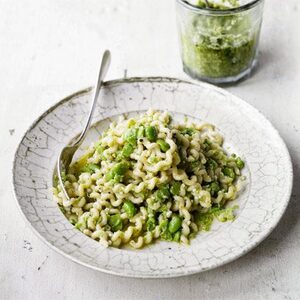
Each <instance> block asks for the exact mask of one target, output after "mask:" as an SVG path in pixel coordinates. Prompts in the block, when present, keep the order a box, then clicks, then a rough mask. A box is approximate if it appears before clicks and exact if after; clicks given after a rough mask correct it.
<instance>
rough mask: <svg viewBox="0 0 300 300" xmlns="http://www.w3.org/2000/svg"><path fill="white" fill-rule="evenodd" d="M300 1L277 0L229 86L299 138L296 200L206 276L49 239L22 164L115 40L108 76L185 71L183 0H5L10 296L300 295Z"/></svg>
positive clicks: (1, 272)
mask: <svg viewBox="0 0 300 300" xmlns="http://www.w3.org/2000/svg"><path fill="white" fill-rule="evenodd" d="M299 37H300V3H299V0H289V1H281V0H267V2H266V5H265V14H264V23H263V30H262V37H261V43H260V54H259V59H260V66H259V69H258V70H257V71H256V72H255V74H254V75H253V76H252V77H251V78H250V79H248V80H246V81H244V82H242V83H240V84H238V85H236V86H233V87H230V88H228V90H230V91H231V92H232V93H234V94H235V95H238V96H240V97H242V98H243V99H245V100H246V101H248V102H249V103H251V104H252V105H254V106H255V107H257V108H258V109H259V110H260V111H262V112H263V113H264V114H265V115H266V116H267V117H268V118H269V119H270V120H271V122H272V123H273V124H274V125H275V127H276V128H277V129H278V130H279V132H280V134H281V135H282V137H283V138H284V140H285V141H286V143H287V145H288V148H289V150H290V153H291V156H292V159H293V164H294V172H295V180H294V189H293V195H292V198H291V201H290V205H289V206H288V209H287V211H286V213H285V215H284V216H283V218H282V220H281V222H280V223H279V225H278V227H277V228H276V229H275V230H274V232H273V233H272V234H271V235H270V236H269V237H268V238H267V239H266V240H265V241H264V242H262V243H261V245H259V246H258V247H257V248H256V249H254V250H253V251H251V252H250V253H249V254H247V255H245V256H244V257H242V258H240V259H239V260H237V261H235V262H233V263H230V264H228V265H225V266H223V267H221V268H218V269H215V270H212V271H208V272H205V273H201V274H198V275H194V276H189V277H183V278H177V279H169V280H167V279H164V280H137V279H126V278H120V277H114V276H110V275H106V274H102V273H100V272H96V271H92V270H89V269H87V268H85V267H83V266H80V265H77V264H75V263H73V262H71V261H69V260H67V259H66V258H64V257H63V256H61V255H59V254H57V253H56V252H54V251H53V250H51V249H49V248H48V247H47V246H46V245H44V244H43V242H41V241H40V240H39V239H38V238H37V237H36V236H35V235H34V234H33V233H32V232H31V229H30V228H29V226H28V225H27V224H26V223H25V222H24V221H23V218H22V217H21V215H20V213H19V211H18V210H17V206H16V203H15V200H14V196H13V193H12V187H11V175H10V170H11V167H12V158H13V155H14V151H15V148H16V146H17V144H18V142H19V140H20V138H21V136H22V134H23V133H24V131H25V130H26V129H27V128H28V127H29V125H30V124H31V122H32V121H33V120H34V119H35V118H37V117H38V116H39V115H40V114H41V113H42V112H44V111H45V110H46V109H47V108H48V107H49V106H51V105H53V104H54V103H55V102H57V101H58V100H59V99H61V98H62V97H64V96H67V95H68V94H70V93H72V92H74V91H76V90H79V89H81V88H83V87H86V86H89V85H91V84H92V83H93V80H94V78H95V75H96V71H97V68H98V64H99V57H100V54H101V52H102V51H103V50H104V49H105V48H109V49H111V51H112V54H113V61H112V66H111V70H110V72H109V75H108V77H109V78H110V79H113V78H119V77H123V75H124V70H127V75H128V76H148V75H166V76H174V77H183V78H187V76H186V75H184V73H183V72H182V71H181V64H180V59H179V54H178V45H177V35H176V26H175V12H174V2H173V0H122V1H120V0H118V1H117V0H85V1H84V0H60V1H59V0H48V1H47V0H21V1H17V0H0V176H1V177H0V180H1V185H0V299H64V298H66V299H299V298H300V284H299V283H300V187H299V185H300V180H299V177H300V169H299V166H300V39H299Z"/></svg>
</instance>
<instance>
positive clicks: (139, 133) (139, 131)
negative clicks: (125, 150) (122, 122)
mask: <svg viewBox="0 0 300 300" xmlns="http://www.w3.org/2000/svg"><path fill="white" fill-rule="evenodd" d="M144 134H145V128H144V126H140V127H139V129H138V132H137V137H138V138H142V137H144Z"/></svg>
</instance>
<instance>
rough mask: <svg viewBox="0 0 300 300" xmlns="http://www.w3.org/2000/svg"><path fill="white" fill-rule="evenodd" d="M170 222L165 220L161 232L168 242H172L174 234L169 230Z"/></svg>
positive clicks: (161, 224) (161, 225)
mask: <svg viewBox="0 0 300 300" xmlns="http://www.w3.org/2000/svg"><path fill="white" fill-rule="evenodd" d="M168 226H169V222H168V220H164V221H162V222H161V223H160V225H159V227H160V231H161V238H162V239H163V240H166V241H172V234H171V232H170V231H169V230H168Z"/></svg>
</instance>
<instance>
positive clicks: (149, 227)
mask: <svg viewBox="0 0 300 300" xmlns="http://www.w3.org/2000/svg"><path fill="white" fill-rule="evenodd" d="M155 225H156V222H155V219H154V218H153V217H150V218H148V220H147V223H146V227H147V231H152V230H154V229H155Z"/></svg>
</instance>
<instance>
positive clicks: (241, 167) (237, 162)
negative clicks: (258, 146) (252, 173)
mask: <svg viewBox="0 0 300 300" xmlns="http://www.w3.org/2000/svg"><path fill="white" fill-rule="evenodd" d="M236 165H237V167H238V168H239V169H243V168H244V166H245V163H244V162H243V161H242V160H241V158H240V157H238V158H237V159H236Z"/></svg>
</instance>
